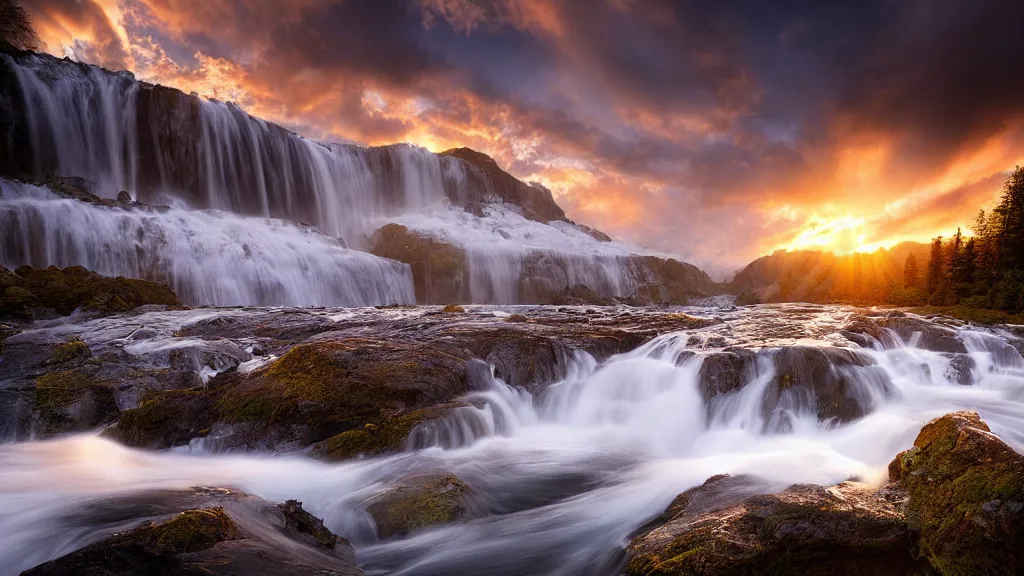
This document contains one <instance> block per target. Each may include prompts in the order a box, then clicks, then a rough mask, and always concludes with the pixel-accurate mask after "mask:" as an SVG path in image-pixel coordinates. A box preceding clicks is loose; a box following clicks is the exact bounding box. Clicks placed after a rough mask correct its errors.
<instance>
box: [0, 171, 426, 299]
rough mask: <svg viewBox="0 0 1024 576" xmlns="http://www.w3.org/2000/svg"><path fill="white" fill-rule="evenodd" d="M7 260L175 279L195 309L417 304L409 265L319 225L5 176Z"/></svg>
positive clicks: (2, 202)
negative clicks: (79, 191)
mask: <svg viewBox="0 0 1024 576" xmlns="http://www.w3.org/2000/svg"><path fill="white" fill-rule="evenodd" d="M0 229H3V230H4V234H3V236H2V238H0V264H3V265H4V266H6V267H9V268H14V267H16V266H19V265H22V264H28V265H32V266H37V267H45V266H49V265H56V266H60V267H64V266H72V265H80V266H85V267H86V268H88V269H90V270H93V271H96V272H98V273H100V274H103V275H107V276H127V277H135V278H145V279H150V280H157V281H161V282H166V283H168V284H169V285H170V286H171V287H172V288H173V289H174V290H175V292H177V293H178V296H179V297H180V298H181V299H182V300H183V301H184V302H187V303H190V304H212V305H217V306H238V305H263V306H283V305H288V306H312V305H321V306H322V305H333V306H374V305H386V304H411V303H414V302H415V296H414V294H413V287H412V276H411V273H410V271H409V267H408V266H407V265H405V264H401V263H399V262H395V261H392V260H385V259H383V258H378V257H376V256H373V255H371V254H367V253H364V252H357V251H354V250H349V249H346V248H345V247H344V246H343V245H342V244H341V243H340V242H338V241H337V240H335V239H333V238H329V237H326V236H324V235H322V234H320V233H319V232H317V231H316V230H315V229H312V228H309V227H303V226H299V225H296V224H294V223H292V222H287V221H284V220H277V219H273V218H255V217H245V216H240V215H237V214H233V213H230V212H221V211H214V210H204V211H198V210H183V209H177V208H169V209H153V208H123V207H106V206H96V205H92V204H87V203H84V202H79V201H77V200H67V199H61V198H59V197H57V196H56V195H55V194H53V192H51V191H50V190H48V189H46V188H40V187H37V186H32V185H28V184H21V183H17V182H11V181H7V180H2V179H0Z"/></svg>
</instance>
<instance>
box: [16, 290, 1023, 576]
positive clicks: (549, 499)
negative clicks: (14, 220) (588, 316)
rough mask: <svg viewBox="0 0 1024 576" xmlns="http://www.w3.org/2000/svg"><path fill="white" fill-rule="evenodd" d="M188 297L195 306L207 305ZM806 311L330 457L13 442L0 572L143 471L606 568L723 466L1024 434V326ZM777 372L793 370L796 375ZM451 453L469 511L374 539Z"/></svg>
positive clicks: (464, 570)
mask: <svg viewBox="0 0 1024 576" xmlns="http://www.w3.org/2000/svg"><path fill="white" fill-rule="evenodd" d="M231 313H232V314H237V315H243V314H246V313H247V311H246V310H237V311H232V312H231ZM167 314H169V315H173V314H171V313H167ZM183 314H184V313H183ZM188 314H189V321H190V322H194V321H196V317H195V315H196V314H197V313H196V312H189V313H188ZM800 314H803V316H800V318H802V321H804V322H807V323H808V324H822V325H825V328H826V330H824V331H817V330H818V327H815V331H816V333H817V334H823V335H827V336H826V337H824V338H818V339H815V338H812V337H808V338H802V339H799V340H798V341H797V342H796V343H794V342H792V341H787V340H786V338H789V336H784V337H783V338H782V339H769V340H765V339H763V338H762V339H760V340H757V342H758V344H757V345H754V344H749V345H745V346H743V345H741V346H739V347H735V346H732V345H723V346H720V347H718V348H717V349H716V348H714V347H711V346H704V344H707V343H709V342H710V339H707V340H702V339H692V338H691V336H692V335H693V334H694V332H693V331H684V332H679V333H675V334H666V335H662V336H660V337H658V338H656V339H654V340H652V341H650V342H648V343H647V344H645V345H643V346H641V347H640V348H637V349H636V350H634V351H632V352H629V353H626V354H621V355H618V356H614V357H612V358H609V359H607V360H605V361H604V362H601V363H599V362H597V361H596V360H595V359H594V358H593V357H591V356H589V355H587V354H584V353H577V354H576V355H574V356H573V357H572V358H571V361H570V362H568V363H567V365H566V373H565V374H564V375H563V378H562V379H561V380H560V381H559V382H557V383H555V384H552V385H550V386H548V387H546V388H544V389H543V391H541V392H539V393H537V394H535V395H534V394H531V393H530V392H527V391H526V390H524V389H520V388H516V387H511V386H508V385H507V384H506V383H505V382H502V381H501V380H500V379H498V378H494V374H493V372H491V373H489V374H483V376H484V377H483V378H477V377H476V376H475V373H474V377H473V378H472V379H471V380H472V386H473V392H471V393H469V394H468V395H466V396H464V397H462V398H461V399H460V401H461V402H463V403H464V406H462V407H459V408H455V409H452V410H450V411H449V414H448V417H447V418H446V419H444V420H441V421H437V422H432V423H424V424H421V425H420V426H419V427H418V428H416V429H415V430H414V431H413V433H412V434H411V436H410V437H409V440H408V443H407V444H406V447H405V448H406V449H405V450H404V451H402V452H401V453H398V454H391V455H381V456H378V457H373V458H360V459H352V460H349V461H346V462H341V463H335V464H327V463H323V462H318V461H315V460H312V459H310V458H308V457H306V456H304V455H300V454H279V455H277V456H276V457H274V458H268V457H267V456H266V455H265V454H260V455H242V454H216V453H210V452H214V451H215V450H216V446H215V445H206V446H202V445H200V444H199V443H195V444H194V445H193V446H192V447H191V451H192V452H204V451H205V452H207V453H205V454H199V455H196V454H191V453H189V451H188V450H186V449H181V450H179V451H171V452H147V451H135V450H130V449H127V448H125V447H123V446H120V445H118V444H115V443H113V442H110V441H107V440H105V439H103V438H101V437H97V436H94V435H70V436H64V437H61V438H58V439H53V440H50V441H46V442H21V443H14V444H7V445H0V460H2V461H3V462H4V463H5V465H6V466H7V468H8V470H9V471H10V473H9V474H7V475H0V509H3V510H5V511H7V512H8V513H7V514H6V515H0V533H5V534H6V533H10V534H11V535H12V538H13V540H12V542H13V543H14V544H15V545H14V546H13V547H11V548H10V549H11V550H12V551H13V552H12V554H11V558H5V560H7V561H8V562H7V563H6V564H5V565H4V566H0V574H4V575H6V574H8V573H10V574H17V573H18V572H19V571H20V570H24V569H27V568H29V567H31V566H34V565H36V564H38V563H40V562H43V561H46V560H49V559H52V558H55V557H57V556H60V555H62V554H64V553H67V552H69V551H70V550H72V549H74V548H77V547H78V546H80V545H81V542H80V541H74V540H73V536H74V535H75V534H83V535H85V536H86V537H88V538H93V539H95V538H99V537H102V536H106V535H107V534H109V532H110V530H109V529H108V528H107V527H106V526H104V525H97V524H92V525H89V524H88V523H87V521H83V522H82V523H80V524H79V523H71V521H70V520H68V519H69V518H82V519H85V520H88V519H91V518H94V517H95V516H86V515H81V514H80V515H79V516H74V514H73V513H74V512H76V511H80V510H81V508H79V507H81V506H94V507H95V508H90V510H94V509H98V510H104V509H106V508H104V507H103V506H102V503H103V502H107V501H109V499H110V498H112V497H116V496H124V495H131V496H132V497H136V496H137V495H138V494H140V492H141V491H144V490H147V489H148V490H168V489H182V488H186V487H190V486H231V487H233V488H235V489H237V490H241V491H244V492H248V493H252V494H255V495H257V496H260V497H262V498H265V499H268V500H272V501H274V500H276V501H280V500H285V499H289V498H298V499H300V500H301V501H302V502H303V504H304V506H306V507H308V509H309V510H310V511H311V513H313V514H315V515H317V517H322V518H323V519H324V522H325V524H326V525H327V526H328V527H329V528H331V529H332V530H335V531H337V532H339V533H340V534H341V535H343V536H344V537H346V538H348V539H349V540H350V541H351V542H352V543H353V544H354V545H355V546H356V548H357V557H358V559H359V564H360V567H361V568H362V569H363V570H365V571H366V572H367V573H369V574H410V575H416V574H466V575H469V574H479V573H481V572H482V571H483V572H487V573H488V574H508V575H513V574H522V573H540V574H550V575H555V574H596V575H601V576H604V575H607V576H611V575H613V574H619V573H621V565H619V564H618V563H617V562H618V559H619V558H621V556H616V555H615V554H616V553H618V552H621V546H622V544H623V543H624V542H626V541H627V540H628V539H629V538H630V535H631V534H634V533H635V532H636V530H637V529H638V528H639V527H640V526H642V525H644V523H645V522H647V521H649V520H650V519H651V518H653V517H656V516H658V515H659V514H661V513H662V512H663V511H664V510H665V508H666V507H667V506H668V505H669V504H670V503H671V502H672V501H673V499H674V498H675V497H676V496H677V495H678V494H679V493H681V492H682V491H684V490H686V489H687V488H690V487H693V486H696V485H699V484H701V483H702V482H704V481H705V480H706V479H707V478H709V477H710V476H713V475H716V474H746V475H754V476H756V477H757V478H759V479H760V480H761V481H763V482H765V483H766V485H770V486H774V487H776V488H772V490H774V489H781V488H783V487H785V486H788V485H791V484H794V483H812V484H819V485H822V486H828V485H831V484H835V483H838V482H842V481H844V480H846V479H848V478H850V477H851V476H856V477H859V478H862V479H864V480H865V481H867V482H873V481H877V482H881V481H882V480H883V479H884V478H885V477H886V475H887V465H888V463H889V462H890V461H892V459H893V457H895V456H896V455H897V454H898V453H900V452H901V451H903V450H905V449H907V448H908V447H910V446H911V445H912V443H913V441H914V438H915V437H916V436H917V434H918V432H919V430H920V429H921V426H922V425H923V424H924V423H926V422H928V421H929V420H931V419H932V418H935V417H938V416H941V415H943V414H947V413H949V412H952V411H956V410H976V411H978V412H979V413H980V414H981V416H982V418H983V419H984V420H985V421H986V422H987V423H988V424H989V426H990V427H991V429H992V431H993V432H994V433H995V434H997V435H998V436H999V437H1000V438H1002V439H1003V440H1005V441H1006V442H1007V443H1009V444H1010V445H1011V446H1013V447H1014V448H1016V449H1017V450H1021V449H1024V435H1022V432H1021V431H1022V430H1024V396H1022V395H1021V391H1022V390H1024V374H1022V373H1021V360H1022V358H1021V355H1020V351H1019V346H1020V341H1019V340H1014V339H1011V337H1010V336H1008V335H1006V334H1003V333H1001V332H999V331H998V330H994V329H983V328H973V327H968V328H963V327H961V328H957V329H955V330H954V333H955V336H956V338H957V339H958V340H959V341H961V342H963V343H964V345H965V347H966V349H967V351H966V352H956V353H950V352H937V351H933V350H928V349H925V348H921V347H918V346H915V345H913V344H912V343H911V342H909V341H893V342H888V340H889V339H888V338H884V339H883V340H886V343H884V344H883V343H879V344H878V346H877V347H873V348H868V347H857V346H856V345H854V344H852V342H849V341H847V342H842V343H843V344H846V346H837V345H836V344H839V343H840V342H838V341H835V342H833V341H831V340H830V337H831V336H832V332H830V331H829V330H828V329H830V328H836V329H839V328H841V327H842V326H844V325H845V322H846V317H847V316H848V314H846V313H845V312H844V311H843V309H840V308H832V307H821V308H820V309H817V310H815V311H805V312H800ZM724 317H725V323H726V325H725V326H722V325H716V326H714V327H708V328H705V329H701V331H703V332H709V333H715V334H717V335H719V336H721V335H722V334H724V333H728V334H731V335H732V337H733V338H737V339H742V338H745V337H748V336H763V332H762V329H763V327H764V325H765V322H772V323H774V322H777V321H778V319H779V315H778V310H777V309H773V308H769V307H751V308H743V309H738V310H735V311H731V312H728V313H726V314H725V315H724ZM790 317H791V318H792V317H796V316H795V315H794V316H790ZM110 320H111V321H122V320H121V319H110ZM176 322H177V321H176ZM951 330H953V329H951ZM911 340H913V339H911ZM762 345H764V346H762ZM737 349H739V350H742V351H743V352H744V353H745V354H747V355H748V357H749V359H750V363H749V366H746V367H745V368H744V369H743V370H741V373H742V374H741V378H740V380H741V382H739V383H738V387H737V388H735V389H732V390H728V391H722V392H720V393H719V394H718V395H716V396H715V397H714V398H713V399H712V400H711V402H710V403H708V402H707V401H706V398H705V397H704V396H703V388H702V384H703V382H702V378H703V375H702V370H703V368H705V367H706V366H708V365H709V363H710V362H712V359H713V358H714V357H715V355H716V354H722V353H726V351H727V350H732V351H736V350H737ZM1011 349H1012V351H1011ZM964 357H967V358H971V359H972V361H973V365H972V366H973V368H972V369H971V370H970V371H969V374H968V379H967V381H966V383H963V382H961V381H960V380H959V379H958V378H950V377H949V376H948V375H947V372H946V371H945V369H946V368H947V367H948V366H949V364H950V363H951V362H953V361H954V360H955V359H958V358H964ZM794 358H795V359H797V360H801V362H797V363H795V364H794ZM823 358H824V359H825V360H822V359H823ZM812 363H814V364H816V365H820V366H821V370H823V371H824V372H823V373H824V374H827V375H828V376H827V378H824V379H821V380H814V381H812V382H810V386H807V382H808V381H807V380H805V379H802V378H801V379H798V378H796V377H794V378H793V379H792V380H787V379H785V375H786V374H787V373H790V372H791V371H793V369H794V368H793V367H794V365H796V366H798V367H806V366H805V365H810V364H812ZM488 376H489V377H488ZM833 379H834V383H835V384H836V385H837V386H839V388H838V389H840V390H843V391H844V393H846V394H847V396H848V397H849V398H850V399H852V400H853V401H855V403H856V405H857V406H858V407H859V408H860V409H861V411H862V412H863V413H862V414H861V415H860V416H859V417H857V418H853V419H849V420H843V421H838V422H837V421H836V420H835V419H832V418H821V414H820V409H821V405H820V401H821V399H822V398H823V396H822V395H823V394H825V393H827V392H829V391H830V389H829V388H827V387H826V388H822V382H823V381H824V380H829V381H832V380H833ZM780 382H781V383H786V382H788V384H786V385H785V386H784V387H783V389H782V390H781V393H780V389H779V384H780ZM803 386H807V387H804V388H801V387H803ZM788 392H792V394H789V395H787V393H788ZM217 434H218V430H217V429H216V428H215V429H214V430H212V431H211V434H210V435H209V436H208V440H207V442H210V443H212V444H215V443H216V438H217ZM438 471H444V472H447V473H451V474H454V475H456V476H457V477H459V478H460V479H461V480H463V481H464V482H465V483H466V484H467V485H469V486H471V487H472V493H473V496H472V499H471V502H470V505H471V507H472V511H473V514H474V515H473V517H472V518H471V519H468V520H466V521H464V522H456V523H451V524H445V525H440V526H435V527H430V528H424V529H423V530H418V531H416V532H413V533H411V534H408V535H406V536H403V537H399V538H391V539H383V540H381V539H379V538H377V536H376V533H375V532H374V530H373V528H372V527H373V524H372V521H371V520H370V519H369V516H368V514H367V511H366V510H367V506H368V504H369V503H370V502H372V501H373V499H374V498H375V497H377V496H378V495H379V494H380V493H381V491H382V490H385V489H387V488H389V487H392V486H395V485H396V482H401V479H402V478H406V477H408V476H409V475H415V474H419V473H426V474H435V473H437V472H438ZM40 487H43V488H40ZM92 514H95V513H94V512H93V513H92ZM101 517H103V516H102V515H101ZM538 567H541V569H538Z"/></svg>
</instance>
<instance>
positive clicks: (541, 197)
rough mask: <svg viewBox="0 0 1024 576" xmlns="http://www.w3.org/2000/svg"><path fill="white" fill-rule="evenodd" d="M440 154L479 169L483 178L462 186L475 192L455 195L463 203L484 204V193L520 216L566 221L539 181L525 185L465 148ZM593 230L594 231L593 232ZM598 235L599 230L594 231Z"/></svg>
mask: <svg viewBox="0 0 1024 576" xmlns="http://www.w3.org/2000/svg"><path fill="white" fill-rule="evenodd" d="M441 156H448V157H452V158H459V159H460V160H463V161H465V162H467V163H468V164H470V165H472V166H473V167H474V168H476V169H477V170H479V171H480V173H481V174H482V175H483V176H484V178H481V179H480V182H479V183H475V185H473V184H471V185H470V186H467V187H466V188H467V189H469V190H473V191H479V192H477V194H476V195H474V197H472V198H459V199H458V200H459V201H460V202H461V203H463V204H464V205H467V206H470V207H472V206H473V205H480V204H487V203H490V202H493V201H494V199H493V198H488V197H487V195H488V194H493V195H494V196H496V197H497V198H498V199H500V200H502V201H504V202H508V203H509V204H514V205H516V206H519V207H521V208H522V211H523V216H525V217H526V218H528V219H530V220H536V221H538V222H550V221H552V220H567V219H566V217H565V212H563V211H562V209H561V208H560V207H559V206H558V204H556V203H555V200H554V198H552V196H551V191H550V190H548V189H547V188H544V187H543V186H541V185H539V184H527V183H525V182H523V181H521V180H519V179H517V178H516V177H514V176H512V175H511V174H509V173H508V172H505V171H504V170H502V169H501V167H500V166H498V163H497V162H495V161H494V159H493V158H491V157H490V156H488V155H486V154H482V153H480V152H477V151H476V150H472V149H469V148H453V149H451V150H445V151H444V152H441ZM595 232H596V231H595ZM598 234H600V232H598Z"/></svg>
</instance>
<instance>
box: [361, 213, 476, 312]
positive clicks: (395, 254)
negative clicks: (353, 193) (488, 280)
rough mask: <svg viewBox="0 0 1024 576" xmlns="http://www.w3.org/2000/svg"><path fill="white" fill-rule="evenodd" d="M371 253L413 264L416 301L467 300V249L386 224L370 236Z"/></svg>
mask: <svg viewBox="0 0 1024 576" xmlns="http://www.w3.org/2000/svg"><path fill="white" fill-rule="evenodd" d="M369 251H370V253H371V254H374V255H376V256H380V257H382V258H390V259H391V260H398V261H399V262H404V263H406V264H408V265H409V266H410V267H411V268H412V277H413V284H414V286H415V291H416V302H418V303H420V304H444V303H446V302H469V301H470V297H469V272H468V265H467V261H466V252H465V251H464V250H463V249H462V248H459V247H456V246H453V245H451V244H447V243H445V242H443V241H441V240H438V239H435V238H430V237H427V236H424V235H422V234H419V233H416V232H414V231H412V230H409V229H408V228H406V227H405V226H402V225H400V224H388V225H386V226H384V227H382V228H380V229H379V230H377V231H376V232H374V233H373V236H372V237H371V239H370V250H369Z"/></svg>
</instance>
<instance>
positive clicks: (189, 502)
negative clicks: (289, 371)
mask: <svg viewBox="0 0 1024 576" xmlns="http://www.w3.org/2000/svg"><path fill="white" fill-rule="evenodd" d="M103 504H104V506H102V508H101V507H100V506H99V505H98V504H94V505H93V506H91V507H89V508H87V509H83V510H80V511H79V513H80V514H81V517H82V519H83V521H85V522H87V523H88V524H89V525H90V526H91V527H92V529H93V530H95V531H96V532H97V533H102V532H104V531H107V530H109V528H112V527H116V528H115V529H118V530H119V531H117V532H116V533H115V534H113V535H111V536H108V537H105V538H102V539H100V540H98V541H96V542H93V543H91V544H88V545H86V546H84V547H82V548H79V549H78V550H75V551H74V552H71V553H69V554H67V555H64V556H61V557H60V558H57V559H55V560H52V561H49V562H46V563H45V564H42V565H39V566H37V567H35V568H32V569H30V570H27V571H25V572H24V574H27V575H31V576H46V575H57V574H61V575H64V574H89V575H94V576H114V575H125V576H127V575H135V574H166V575H172V574H174V575H176V574H190V575H192V574H194V575H199V574H221V575H239V576H241V575H245V574H270V575H275V574H279V575H282V576H284V575H290V574H296V575H303V574H305V575H310V576H312V575H318V576H321V575H322V576H327V575H331V576H357V575H361V574H362V573H363V572H362V571H361V570H359V569H358V568H356V566H355V561H354V554H353V551H352V547H351V546H350V545H349V544H348V542H346V541H345V540H343V539H340V538H338V537H337V536H335V535H334V534H333V533H331V532H330V531H329V530H327V529H326V528H324V526H323V523H322V522H321V521H320V520H319V519H317V518H315V517H313V516H312V515H310V514H309V513H308V512H306V511H305V510H303V509H302V505H301V503H298V502H296V501H294V500H290V501H288V502H286V503H284V504H280V505H274V504H272V503H270V502H266V501H264V500H260V499H259V498H254V497H252V496H248V495H246V494H242V493H239V492H234V491H231V490H221V489H196V490H192V491H177V492H174V491H171V492H150V493H145V494H140V495H135V496H131V497H124V498H118V499H113V500H109V501H106V502H104V503H103ZM186 506H195V507H188V508H184V509H182V507H186ZM140 520H141V521H142V523H141V524H140V523H139V522H140ZM123 526H131V527H130V528H127V529H120V527H123Z"/></svg>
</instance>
